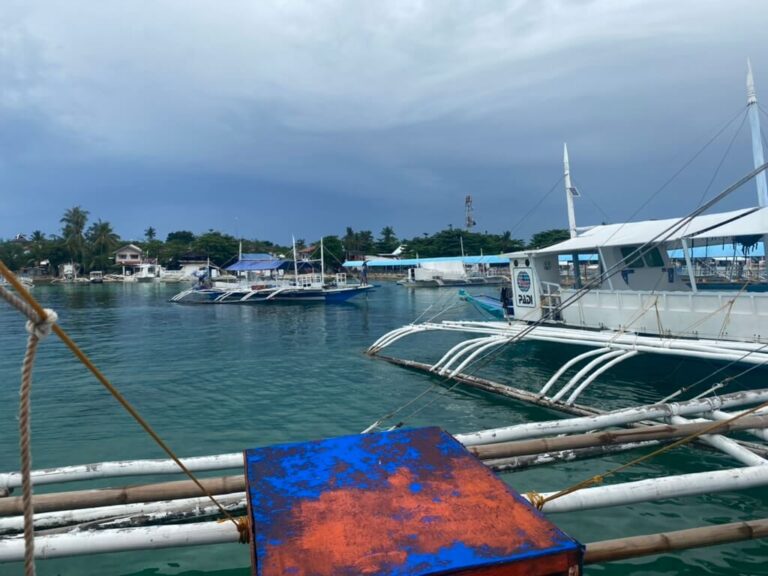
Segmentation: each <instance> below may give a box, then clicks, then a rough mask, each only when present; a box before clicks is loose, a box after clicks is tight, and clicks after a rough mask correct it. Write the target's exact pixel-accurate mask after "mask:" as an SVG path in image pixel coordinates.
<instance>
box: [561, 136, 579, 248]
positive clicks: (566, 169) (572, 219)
mask: <svg viewBox="0 0 768 576" xmlns="http://www.w3.org/2000/svg"><path fill="white" fill-rule="evenodd" d="M563 178H564V179H565V199H566V201H567V202H568V230H569V232H570V233H571V238H576V214H575V212H574V211H573V197H574V196H575V195H576V194H577V193H576V189H575V188H574V187H573V185H571V169H570V166H569V162H568V145H567V144H563Z"/></svg>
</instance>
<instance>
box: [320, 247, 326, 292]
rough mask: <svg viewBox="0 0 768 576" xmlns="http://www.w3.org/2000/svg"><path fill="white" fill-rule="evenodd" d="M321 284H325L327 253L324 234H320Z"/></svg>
mask: <svg viewBox="0 0 768 576" xmlns="http://www.w3.org/2000/svg"><path fill="white" fill-rule="evenodd" d="M320 284H323V285H324V284H325V254H324V251H323V237H322V236H320Z"/></svg>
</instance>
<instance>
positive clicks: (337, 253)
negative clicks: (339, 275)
mask: <svg viewBox="0 0 768 576" xmlns="http://www.w3.org/2000/svg"><path fill="white" fill-rule="evenodd" d="M318 244H319V243H318ZM323 249H324V250H325V256H324V258H325V267H326V270H329V271H330V270H341V265H342V264H343V263H344V244H342V242H341V239H340V238H339V237H338V236H323Z"/></svg>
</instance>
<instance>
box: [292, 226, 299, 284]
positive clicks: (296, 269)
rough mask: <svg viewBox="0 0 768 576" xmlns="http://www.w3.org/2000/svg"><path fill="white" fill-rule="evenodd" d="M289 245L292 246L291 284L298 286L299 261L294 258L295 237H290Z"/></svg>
mask: <svg viewBox="0 0 768 576" xmlns="http://www.w3.org/2000/svg"><path fill="white" fill-rule="evenodd" d="M291 243H292V244H293V282H294V284H296V286H298V285H299V261H298V259H297V258H296V237H295V236H291Z"/></svg>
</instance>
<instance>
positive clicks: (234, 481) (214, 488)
mask: <svg viewBox="0 0 768 576" xmlns="http://www.w3.org/2000/svg"><path fill="white" fill-rule="evenodd" d="M200 482H201V483H202V484H203V486H205V488H206V489H207V490H208V491H209V492H210V493H211V494H229V493H231V492H242V491H243V490H245V478H244V477H243V476H222V477H219V478H205V479H202V480H200ZM195 496H204V494H201V493H200V488H199V487H198V486H196V485H195V483H194V482H192V481H191V480H180V481H178V482H162V483H159V484H144V485H141V486H125V487H122V488H105V489H101V490H78V491H72V492H57V493H55V494H36V495H34V496H33V497H32V503H33V507H34V509H35V512H53V511H56V510H74V509H78V508H92V507H95V506H110V505H113V504H132V503H135V502H152V501H154V500H172V499H176V498H194V497H195ZM22 512H23V508H22V502H21V496H14V497H9V498H3V499H0V516H13V515H18V514H21V513H22Z"/></svg>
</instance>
